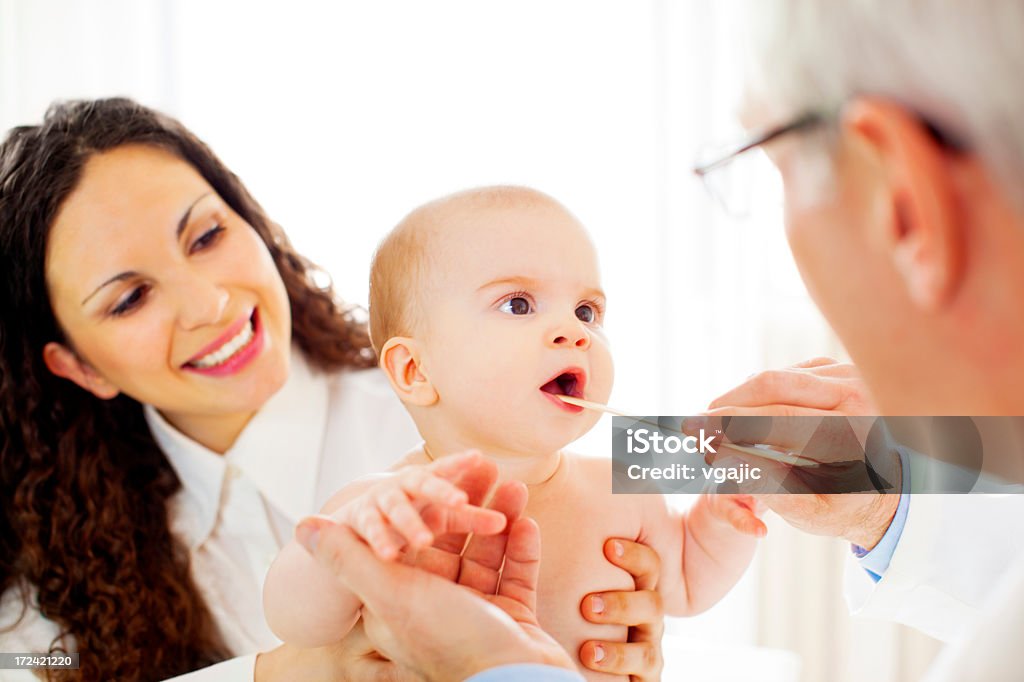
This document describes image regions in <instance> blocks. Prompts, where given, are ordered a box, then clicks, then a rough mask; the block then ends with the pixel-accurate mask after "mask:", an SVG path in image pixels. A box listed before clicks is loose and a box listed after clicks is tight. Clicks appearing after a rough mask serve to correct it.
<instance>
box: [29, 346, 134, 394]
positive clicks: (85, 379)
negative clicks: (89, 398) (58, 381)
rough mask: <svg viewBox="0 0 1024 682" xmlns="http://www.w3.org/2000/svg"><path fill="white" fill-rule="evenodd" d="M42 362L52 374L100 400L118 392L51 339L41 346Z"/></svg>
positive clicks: (78, 358)
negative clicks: (71, 382)
mask: <svg viewBox="0 0 1024 682" xmlns="http://www.w3.org/2000/svg"><path fill="white" fill-rule="evenodd" d="M43 362H44V363H46V367H47V369H49V370H50V372H51V373H52V374H54V375H55V376H59V377H61V378H64V379H67V380H68V381H73V382H74V383H76V384H78V385H79V386H81V387H82V388H84V389H85V390H87V391H89V393H92V394H93V395H94V396H96V397H97V398H99V399H100V400H110V399H111V398H113V397H115V396H116V395H117V394H118V393H120V391H119V390H118V389H117V387H116V386H114V385H113V384H111V383H110V382H109V381H107V380H106V379H104V378H103V377H102V376H100V374H99V372H97V371H96V370H95V369H93V368H92V367H91V366H89V364H88V363H86V362H85V361H83V360H82V359H81V358H80V357H79V356H78V354H77V353H75V352H74V351H73V350H71V349H70V348H68V347H67V346H65V345H64V344H61V343H56V342H54V341H51V342H50V343H48V344H46V345H45V346H43Z"/></svg>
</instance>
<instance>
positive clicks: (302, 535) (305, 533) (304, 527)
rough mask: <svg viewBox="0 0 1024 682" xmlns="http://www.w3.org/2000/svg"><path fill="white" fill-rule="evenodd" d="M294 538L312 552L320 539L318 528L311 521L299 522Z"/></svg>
mask: <svg viewBox="0 0 1024 682" xmlns="http://www.w3.org/2000/svg"><path fill="white" fill-rule="evenodd" d="M295 539H296V540H298V541H299V544H300V545H302V546H303V547H305V548H306V549H307V550H308V551H309V553H310V554H312V553H313V552H315V551H316V543H318V542H319V541H320V528H318V527H317V526H316V525H314V524H312V523H300V524H299V525H298V527H297V528H296V529H295Z"/></svg>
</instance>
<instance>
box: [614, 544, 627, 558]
mask: <svg viewBox="0 0 1024 682" xmlns="http://www.w3.org/2000/svg"><path fill="white" fill-rule="evenodd" d="M612 551H613V552H615V556H619V557H620V556H622V555H623V554H625V553H626V548H625V547H623V546H622V543H621V542H619V541H618V540H616V541H615V542H613V543H612Z"/></svg>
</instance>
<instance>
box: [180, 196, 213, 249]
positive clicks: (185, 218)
mask: <svg viewBox="0 0 1024 682" xmlns="http://www.w3.org/2000/svg"><path fill="white" fill-rule="evenodd" d="M211 194H213V191H212V190H211V191H209V192H203V193H202V194H200V195H199V196H198V197H196V200H195V201H193V202H192V204H191V205H190V206H189V207H188V208H187V209H185V213H184V214H183V215H182V216H181V220H179V221H178V229H177V230H175V231H174V237H175V239H179V238H180V237H181V233H182V232H184V231H185V226H187V225H188V219H189V217H190V216H191V215H192V209H193V208H195V205H196V204H198V203H199V202H200V201H202V200H203V199H205V198H206V197H208V196H210V195H211Z"/></svg>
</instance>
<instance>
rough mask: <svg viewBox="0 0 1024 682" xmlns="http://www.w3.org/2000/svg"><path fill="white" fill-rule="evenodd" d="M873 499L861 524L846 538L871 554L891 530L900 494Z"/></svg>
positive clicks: (879, 496) (877, 496)
mask: <svg viewBox="0 0 1024 682" xmlns="http://www.w3.org/2000/svg"><path fill="white" fill-rule="evenodd" d="M873 497H874V498H875V499H874V500H873V501H872V502H871V503H870V505H869V507H868V509H867V510H866V513H865V514H864V516H863V519H862V521H861V523H858V524H857V525H856V526H854V527H853V528H851V529H850V530H849V531H848V532H847V533H846V534H845V536H844V537H845V539H846V540H848V541H850V542H852V543H853V544H855V545H857V546H858V547H862V548H864V549H865V550H867V551H869V552H870V551H871V550H872V549H874V548H875V546H876V545H877V544H878V543H879V542H881V540H882V538H883V537H884V536H885V533H886V531H888V530H889V526H890V525H891V524H892V520H893V518H894V517H895V516H896V510H897V509H898V508H899V505H900V496H899V495H898V494H878V495H874V496H873Z"/></svg>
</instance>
